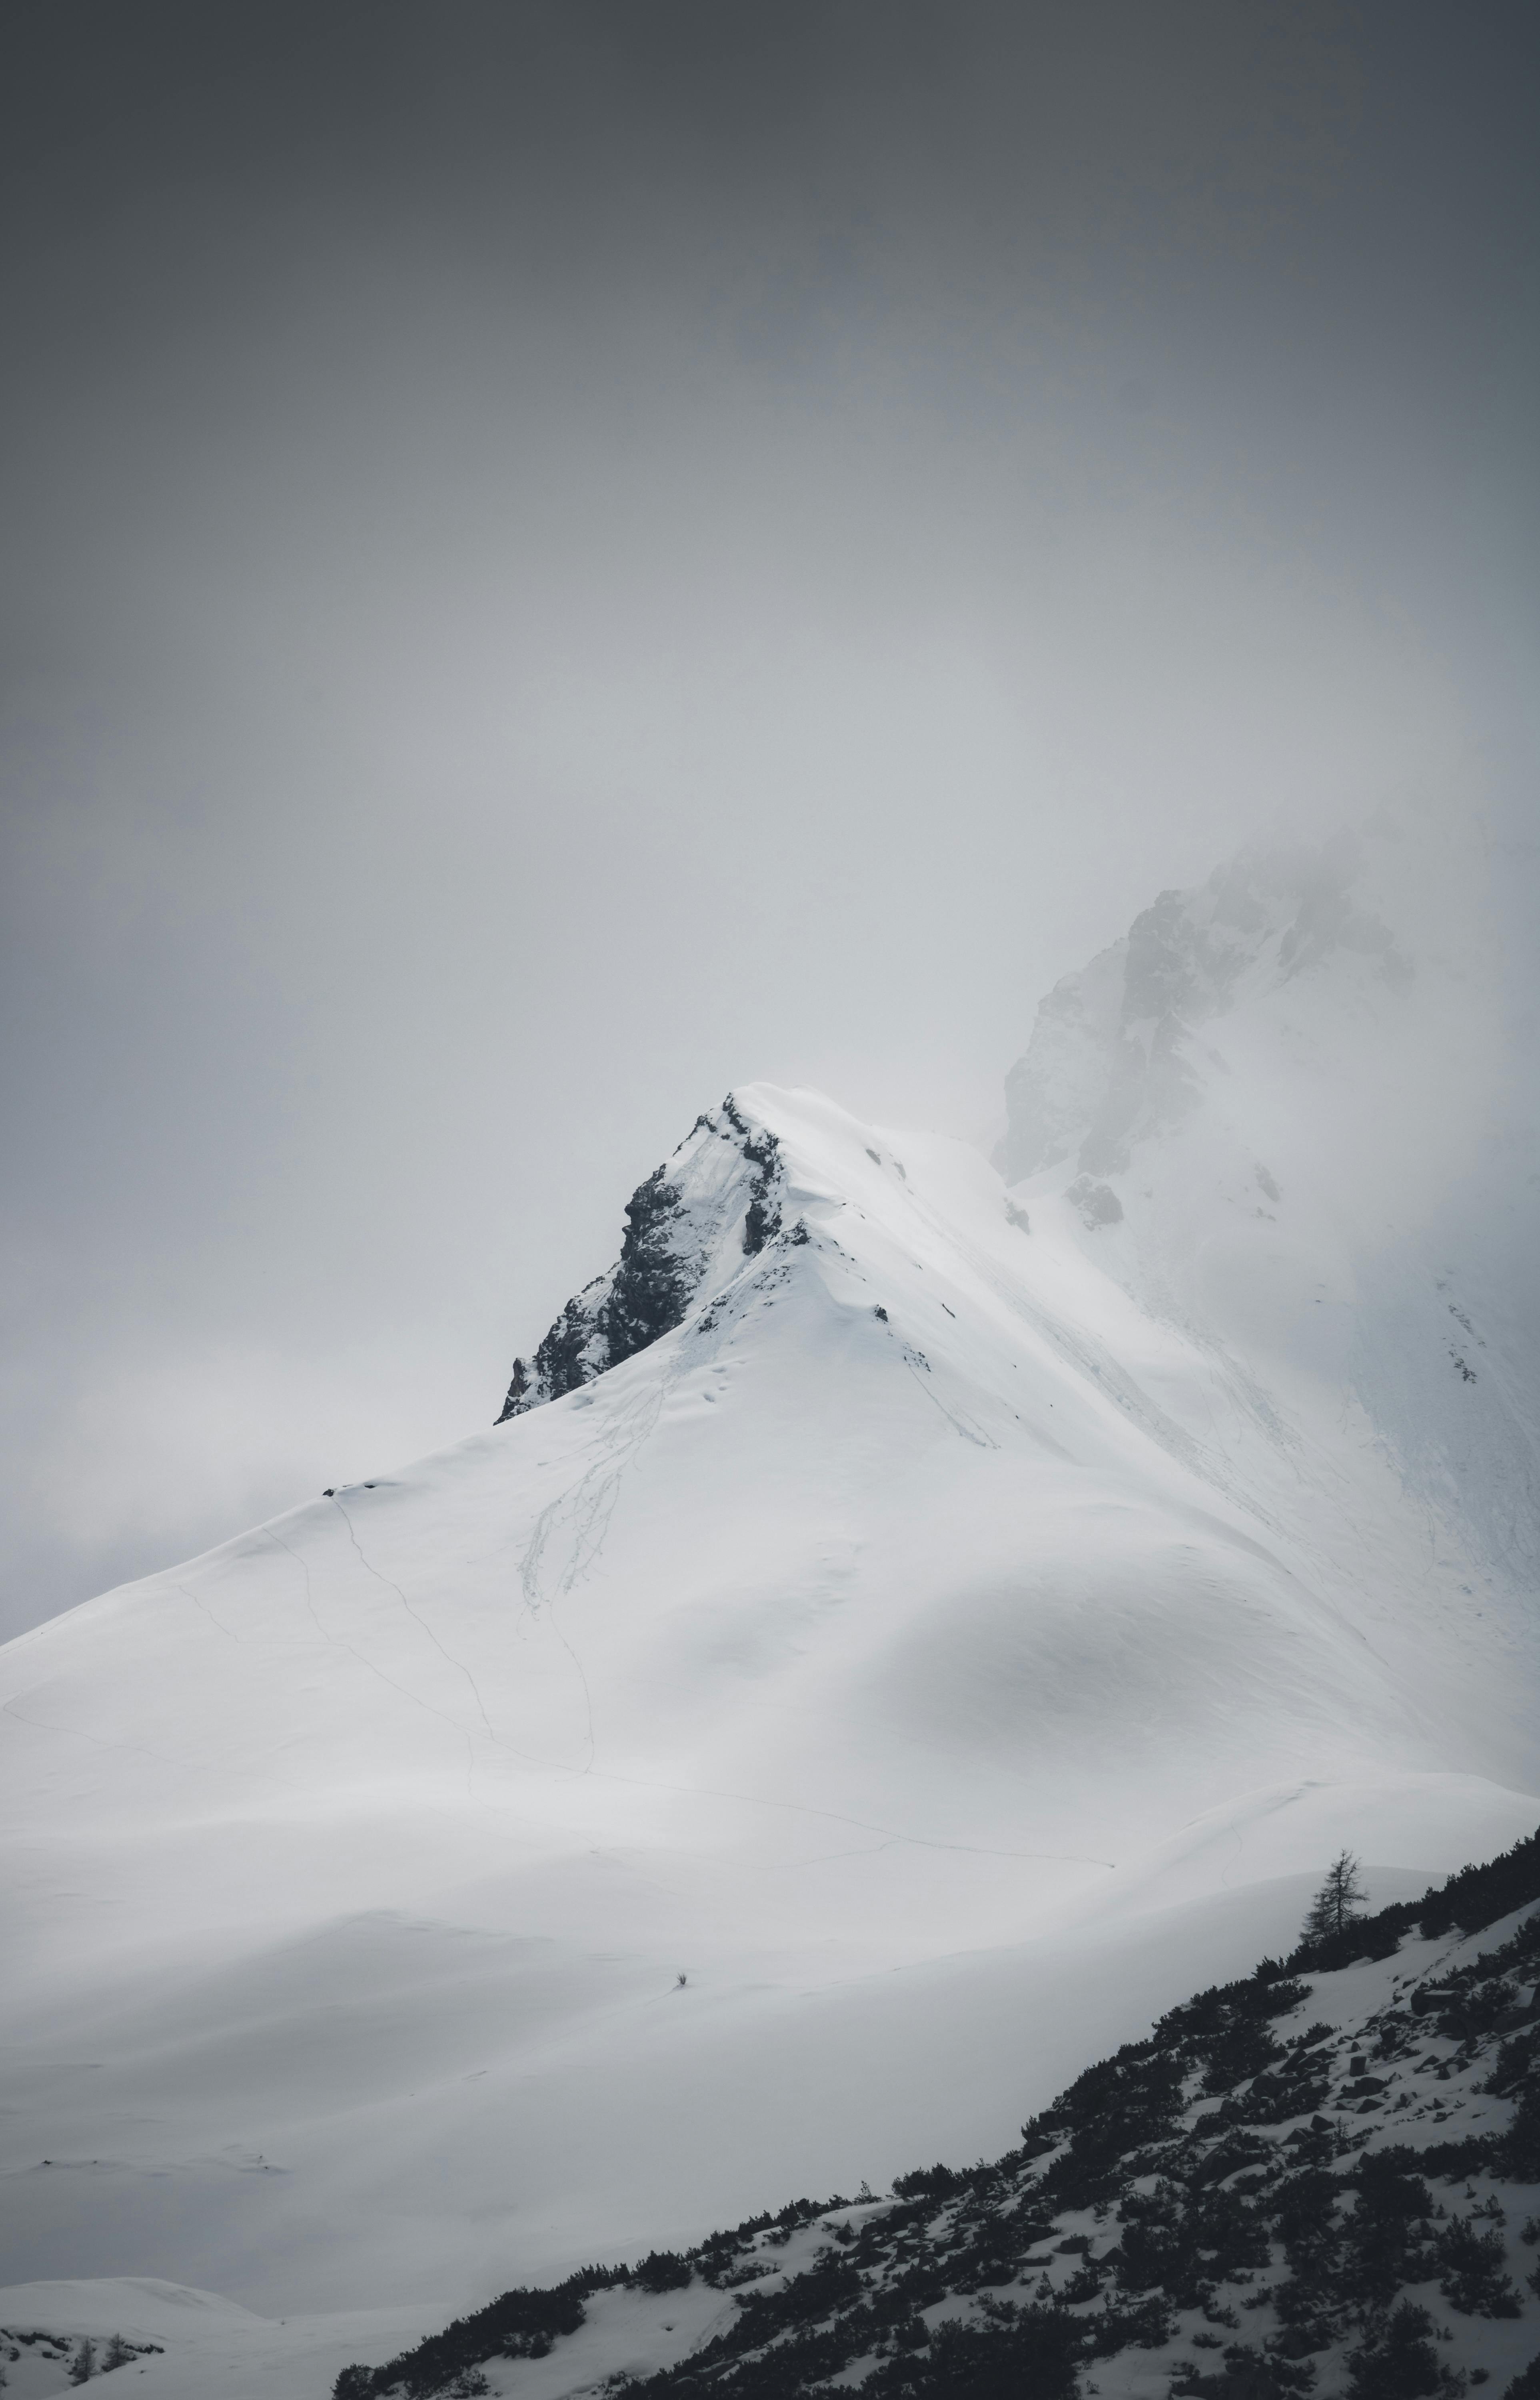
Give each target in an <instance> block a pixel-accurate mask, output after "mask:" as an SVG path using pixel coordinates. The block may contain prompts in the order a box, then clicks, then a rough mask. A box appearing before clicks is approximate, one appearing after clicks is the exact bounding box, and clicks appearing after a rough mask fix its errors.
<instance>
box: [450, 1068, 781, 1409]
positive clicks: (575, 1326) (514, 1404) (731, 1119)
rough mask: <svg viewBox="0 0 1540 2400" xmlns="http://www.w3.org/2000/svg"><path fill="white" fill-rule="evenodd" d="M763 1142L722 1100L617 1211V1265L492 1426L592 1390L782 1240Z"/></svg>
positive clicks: (774, 1178) (525, 1375)
mask: <svg viewBox="0 0 1540 2400" xmlns="http://www.w3.org/2000/svg"><path fill="white" fill-rule="evenodd" d="M782 1181H783V1173H782V1165H781V1155H780V1150H779V1146H778V1144H777V1142H776V1139H775V1136H774V1134H773V1133H771V1132H770V1129H769V1127H768V1126H765V1125H757V1124H756V1123H755V1122H754V1121H753V1120H752V1119H751V1118H749V1117H748V1116H746V1115H745V1114H744V1112H743V1110H742V1109H741V1108H740V1107H739V1105H738V1103H737V1101H736V1100H735V1099H734V1098H733V1095H732V1094H731V1093H730V1092H729V1094H728V1096H727V1098H726V1099H725V1100H724V1101H723V1102H722V1105H721V1107H720V1108H719V1109H717V1110H715V1111H712V1112H710V1113H709V1114H707V1115H705V1116H700V1117H697V1118H696V1120H695V1123H694V1125H692V1126H691V1128H690V1131H689V1133H688V1135H687V1137H686V1139H684V1140H683V1141H682V1142H681V1143H680V1144H679V1147H678V1149H677V1150H676V1151H675V1152H674V1155H673V1157H672V1158H670V1159H667V1160H665V1162H664V1163H663V1165H662V1166H657V1167H654V1169H653V1171H652V1173H651V1174H650V1175H649V1176H648V1177H647V1180H646V1181H645V1182H643V1183H639V1184H638V1185H637V1187H636V1189H635V1191H634V1193H632V1195H631V1198H630V1199H629V1200H628V1201H627V1202H626V1207H625V1219H626V1228H625V1232H624V1234H622V1235H621V1238H620V1257H619V1259H618V1260H617V1261H616V1262H615V1264H614V1265H613V1266H612V1267H610V1268H609V1269H608V1270H607V1272H606V1273H605V1274H604V1275H595V1276H594V1278H593V1282H592V1283H587V1284H585V1285H584V1286H583V1288H582V1289H581V1291H579V1292H576V1293H575V1294H574V1295H573V1297H572V1298H571V1299H570V1300H569V1301H568V1302H567V1303H566V1307H565V1308H564V1309H563V1310H562V1312H561V1315H560V1316H558V1317H557V1318H556V1321H555V1323H554V1324H553V1325H552V1327H551V1328H550V1330H549V1331H548V1332H547V1333H546V1334H545V1336H544V1338H543V1339H542V1340H541V1341H540V1342H539V1343H538V1345H537V1347H536V1349H535V1350H534V1352H533V1353H532V1355H531V1356H530V1357H528V1358H525V1357H518V1358H515V1359H514V1361H513V1372H512V1375H511V1378H510V1381H509V1385H508V1394H507V1397H506V1398H505V1399H504V1401H503V1405H502V1412H501V1414H500V1415H499V1416H498V1418H497V1423H498V1424H499V1425H502V1424H504V1423H505V1422H506V1421H507V1419H508V1418H510V1417H517V1416H524V1415H525V1414H526V1413H527V1411H529V1410H530V1409H537V1408H539V1407H540V1406H541V1405H542V1404H543V1403H544V1402H545V1401H547V1400H557V1399H560V1398H562V1396H563V1394H564V1393H566V1392H574V1391H577V1390H578V1389H579V1386H580V1385H582V1384H592V1383H593V1381H594V1379H595V1378H596V1377H597V1376H599V1375H602V1374H604V1373H605V1372H606V1370H607V1369H609V1368H611V1367H618V1366H619V1365H620V1362H621V1360H622V1359H624V1358H630V1357H634V1356H635V1354H636V1352H637V1351H638V1350H646V1349H648V1348H650V1346H651V1344H652V1343H654V1342H656V1341H658V1340H659V1339H660V1338H661V1335H663V1334H665V1333H671V1332H672V1331H673V1330H674V1328H675V1326H676V1325H682V1324H683V1323H684V1320H685V1318H686V1316H688V1313H689V1310H690V1308H691V1307H692V1306H693V1305H694V1304H696V1303H697V1302H704V1301H706V1300H708V1299H709V1298H710V1297H711V1295H712V1293H713V1292H714V1291H715V1290H716V1289H719V1288H720V1285H721V1283H722V1282H723V1281H724V1280H725V1279H726V1276H727V1275H729V1274H730V1273H731V1272H732V1271H733V1270H734V1269H735V1268H736V1267H737V1266H738V1265H739V1264H741V1262H742V1261H743V1259H744V1258H745V1257H750V1258H752V1257H753V1256H755V1254H756V1252H758V1251H760V1250H762V1249H763V1248H765V1246H766V1244H767V1243H768V1242H770V1241H772V1240H773V1239H774V1238H775V1236H776V1235H777V1234H779V1233H780V1231H781V1199H780V1193H781V1186H782Z"/></svg>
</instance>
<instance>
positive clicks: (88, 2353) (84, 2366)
mask: <svg viewBox="0 0 1540 2400" xmlns="http://www.w3.org/2000/svg"><path fill="white" fill-rule="evenodd" d="M95 2373H96V2344H95V2342H94V2341H83V2342H82V2343H81V2345H80V2347H79V2349H78V2350H77V2351H76V2352H75V2363H74V2365H73V2366H71V2368H70V2381H71V2382H72V2383H89V2381H90V2380H91V2377H92V2376H93V2375H94V2374H95Z"/></svg>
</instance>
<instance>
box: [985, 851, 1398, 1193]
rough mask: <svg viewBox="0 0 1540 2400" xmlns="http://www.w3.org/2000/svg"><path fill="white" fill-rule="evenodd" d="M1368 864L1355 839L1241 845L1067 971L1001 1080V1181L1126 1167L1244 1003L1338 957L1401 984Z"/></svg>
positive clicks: (1183, 1104)
mask: <svg viewBox="0 0 1540 2400" xmlns="http://www.w3.org/2000/svg"><path fill="white" fill-rule="evenodd" d="M1366 865H1367V862H1366V855H1365V847H1364V843H1363V842H1362V840H1360V839H1358V838H1357V837H1356V836H1354V835H1346V834H1344V835H1339V836H1337V837H1336V838H1335V839H1332V840H1330V841H1328V842H1324V843H1322V844H1320V845H1318V846H1316V847H1314V848H1296V849H1266V850H1263V849H1253V850H1248V851H1245V852H1242V853H1241V855H1240V856H1239V857H1237V858H1234V859H1232V860H1230V861H1228V862H1227V864H1226V865H1224V866H1220V867H1218V868H1216V870H1215V872H1214V873H1213V875H1211V876H1210V877H1209V879H1208V881H1207V882H1206V883H1205V884H1203V885H1200V886H1199V888H1198V889H1197V890H1195V891H1192V892H1163V893H1161V894H1160V896H1159V898H1158V899H1157V900H1156V901H1155V902H1154V904H1153V906H1152V907H1149V908H1146V909H1144V910H1143V911H1142V912H1141V914H1140V915H1139V916H1138V917H1136V918H1135V920H1134V922H1133V924H1132V925H1131V926H1130V927H1129V930H1128V932H1127V933H1126V934H1124V937H1123V939H1122V940H1121V941H1119V942H1114V943H1113V944H1112V946H1111V948H1110V949H1106V950H1103V951H1102V952H1101V953H1100V954H1099V956H1098V957H1097V958H1095V959H1093V960H1092V961H1091V963H1090V965H1089V966H1088V967H1085V968H1084V969H1083V971H1082V972H1081V973H1080V974H1078V975H1065V976H1063V977H1061V979H1060V980H1059V982H1057V983H1056V985H1055V986H1054V989H1053V990H1052V991H1051V992H1049V994H1048V995H1047V997H1046V999H1045V1000H1044V1001H1043V1004H1042V1006H1041V1007H1040V1009H1039V1010H1038V1016H1037V1023H1036V1025H1035V1026H1034V1028H1033V1030H1032V1037H1031V1041H1030V1043H1029V1045H1028V1048H1027V1053H1026V1056H1025V1057H1022V1058H1021V1059H1019V1060H1018V1061H1017V1063H1016V1065H1015V1067H1014V1068H1013V1069H1012V1070H1011V1073H1010V1075H1009V1077H1008V1078H1007V1081H1006V1103H1007V1111H1008V1117H1007V1128H1006V1132H1005V1136H1004V1139H1003V1140H1002V1143H1001V1145H1000V1149H999V1152H998V1153H997V1156H996V1164H997V1166H999V1167H1000V1168H1001V1170H1002V1173H1003V1175H1004V1177H1005V1180H1006V1181H1007V1182H1011V1183H1014V1182H1016V1181H1018V1180H1020V1179H1021V1178H1023V1177H1025V1176H1029V1175H1034V1174H1036V1173H1037V1172H1038V1171H1039V1170H1040V1169H1041V1168H1043V1167H1045V1166H1054V1165H1056V1163H1057V1162H1058V1161H1059V1160H1060V1159H1063V1158H1067V1157H1069V1156H1070V1153H1071V1152H1076V1151H1078V1152H1079V1160H1078V1163H1079V1165H1080V1166H1081V1167H1082V1169H1083V1171H1084V1172H1085V1173H1087V1174H1091V1175H1107V1174H1116V1173H1117V1172H1119V1171H1120V1170H1121V1169H1122V1168H1124V1167H1125V1166H1127V1164H1128V1160H1129V1157H1130V1154H1131V1152H1132V1150H1133V1148H1134V1146H1135V1145H1136V1144H1137V1143H1138V1141H1139V1140H1140V1139H1142V1138H1144V1137H1145V1136H1147V1135H1149V1134H1151V1133H1157V1132H1160V1131H1161V1130H1163V1129H1165V1127H1168V1126H1169V1125H1172V1124H1174V1123H1176V1122H1178V1121H1179V1119H1180V1118H1181V1117H1182V1116H1183V1115H1184V1114H1185V1113H1186V1112H1187V1111H1188V1110H1189V1109H1191V1107H1192V1105H1193V1103H1194V1101H1195V1100H1196V1098H1198V1095H1199V1092H1200V1088H1201V1084H1200V1075H1199V1071H1198V1064H1199V1062H1198V1060H1197V1059H1196V1057H1195V1056H1194V1054H1193V1048H1192V1039H1191V1037H1192V1035H1193V1034H1194V1033H1195V1032H1196V1031H1197V1030H1198V1029H1199V1028H1200V1027H1202V1026H1205V1025H1206V1024H1208V1023H1209V1022H1210V1020H1211V1019H1213V1018H1215V1017H1218V1016H1224V1015H1226V1014H1227V1013H1228V1012H1229V1011H1230V1010H1231V1009H1232V1008H1233V1006H1234V1005H1235V1004H1236V1002H1238V1001H1239V1000H1241V999H1242V998H1243V997H1245V996H1248V995H1250V994H1253V993H1256V992H1258V991H1259V990H1262V989H1276V988H1277V987H1278V986H1280V985H1282V984H1285V983H1288V982H1290V981H1292V980H1293V978H1295V977H1296V976H1298V975H1302V974H1304V973H1306V972H1307V971H1309V970H1311V969H1314V968H1317V967H1319V966H1321V965H1322V964H1323V963H1324V962H1326V961H1328V960H1331V959H1346V960H1348V961H1352V962H1354V963H1355V964H1356V965H1358V966H1359V967H1361V968H1362V969H1364V970H1366V971H1368V972H1369V973H1370V974H1371V975H1374V976H1375V977H1377V978H1378V979H1379V980H1380V981H1382V982H1383V983H1386V984H1389V985H1393V986H1394V985H1398V984H1404V983H1405V982H1406V981H1407V980H1408V978H1409V977H1410V975H1411V967H1410V965H1409V963H1408V961H1407V960H1406V959H1405V957H1404V956H1403V955H1402V952H1401V951H1400V950H1399V949H1398V948H1397V941H1396V937H1395V935H1394V934H1393V933H1392V932H1391V929H1390V927H1389V926H1388V925H1387V924H1386V923H1385V922H1384V921H1383V917H1382V916H1381V915H1380V914H1379V913H1378V911H1377V908H1376V907H1375V905H1374V898H1373V897H1372V896H1371V895H1370V893H1367V892H1366V891H1365V889H1364V886H1365V883H1366V880H1368V879H1367V877H1366Z"/></svg>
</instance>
